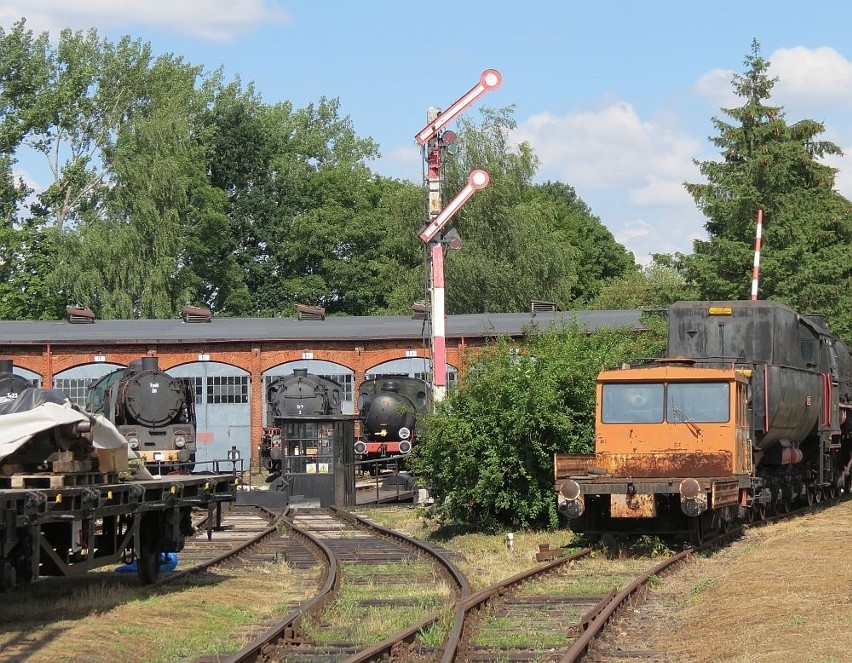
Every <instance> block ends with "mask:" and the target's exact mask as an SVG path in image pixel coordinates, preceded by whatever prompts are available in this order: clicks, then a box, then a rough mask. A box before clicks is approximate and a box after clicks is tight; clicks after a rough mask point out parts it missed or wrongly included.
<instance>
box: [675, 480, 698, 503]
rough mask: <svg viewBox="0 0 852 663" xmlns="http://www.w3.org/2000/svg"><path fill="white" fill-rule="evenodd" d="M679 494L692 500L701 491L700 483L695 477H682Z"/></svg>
mask: <svg viewBox="0 0 852 663" xmlns="http://www.w3.org/2000/svg"><path fill="white" fill-rule="evenodd" d="M679 490H680V496H681V497H682V498H683V499H685V500H694V499H695V498H696V497H698V494H699V493H700V492H701V484H700V483H698V481H697V480H696V479H691V478H690V479H684V480H683V481H681V482H680V489H679Z"/></svg>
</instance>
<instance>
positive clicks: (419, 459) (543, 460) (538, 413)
mask: <svg viewBox="0 0 852 663" xmlns="http://www.w3.org/2000/svg"><path fill="white" fill-rule="evenodd" d="M648 327H649V329H648V331H646V332H641V333H637V332H636V331H631V330H628V329H623V330H603V331H598V332H594V333H591V334H589V333H586V332H585V331H583V330H582V329H580V328H579V327H577V326H576V325H575V326H571V327H566V328H563V329H561V330H559V331H545V332H536V331H532V332H531V333H530V334H529V335H528V336H527V338H526V340H525V342H524V343H523V344H520V345H517V344H514V343H511V342H510V341H509V340H508V339H505V338H503V339H499V340H498V341H495V343H494V344H493V345H491V346H489V347H488V348H486V350H485V351H484V352H483V353H482V354H481V355H480V356H479V357H478V358H477V359H476V360H475V361H474V362H473V363H472V365H471V367H470V370H469V371H468V373H467V375H466V376H465V378H464V380H463V381H462V382H461V384H459V385H458V387H457V389H455V390H454V391H453V392H452V393H451V394H450V395H449V396H448V397H447V399H446V400H445V401H444V402H442V403H441V404H440V405H439V407H438V408H437V410H436V412H435V413H434V414H432V415H429V416H428V417H427V418H426V421H425V422H424V423H425V424H426V426H425V427H424V428H425V429H426V432H425V433H424V435H423V436H422V437H421V438H419V440H418V444H417V445H416V449H415V451H414V454H413V458H412V460H413V463H414V468H415V471H416V472H417V473H418V474H419V476H420V477H422V478H423V479H424V480H425V482H426V483H427V484H428V485H429V486H430V487H431V488H432V491H433V493H434V495H435V498H436V504H437V505H438V506H437V511H438V512H439V513H440V514H441V516H442V517H443V518H444V519H445V520H448V521H452V522H455V523H459V524H465V525H473V526H476V527H478V528H481V529H484V530H494V529H499V528H501V527H507V526H508V527H513V528H528V527H548V528H555V527H556V525H557V523H558V519H557V512H556V500H555V496H554V493H553V455H554V453H555V452H557V451H562V452H569V453H591V452H592V451H593V448H594V411H595V379H596V377H597V375H598V372H599V371H600V370H601V369H604V368H613V367H617V366H619V365H620V364H621V363H622V362H623V361H627V360H629V359H635V358H637V357H653V356H660V355H661V354H662V353H663V350H664V343H665V340H664V339H665V333H664V326H663V325H661V324H660V321H659V320H651V321H649V323H648Z"/></svg>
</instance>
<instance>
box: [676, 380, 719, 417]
mask: <svg viewBox="0 0 852 663" xmlns="http://www.w3.org/2000/svg"><path fill="white" fill-rule="evenodd" d="M668 394H669V395H668V407H667V413H666V418H667V419H668V420H669V422H671V423H678V422H684V421H704V422H707V423H714V422H715V423H720V422H723V421H728V420H729V419H730V418H731V415H730V411H729V410H730V397H729V394H730V385H729V384H728V383H727V382H686V383H683V382H681V383H677V384H670V385H669V392H668Z"/></svg>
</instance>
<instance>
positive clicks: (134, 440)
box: [127, 437, 139, 450]
mask: <svg viewBox="0 0 852 663" xmlns="http://www.w3.org/2000/svg"><path fill="white" fill-rule="evenodd" d="M127 443H128V444H129V445H130V448H131V449H133V450H136V449H138V448H139V438H138V437H128V438H127Z"/></svg>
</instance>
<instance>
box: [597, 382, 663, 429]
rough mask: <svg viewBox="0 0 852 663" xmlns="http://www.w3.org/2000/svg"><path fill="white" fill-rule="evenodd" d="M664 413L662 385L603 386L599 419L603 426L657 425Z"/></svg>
mask: <svg viewBox="0 0 852 663" xmlns="http://www.w3.org/2000/svg"><path fill="white" fill-rule="evenodd" d="M664 411H665V407H664V388H663V384H662V383H641V384H640V383H634V384H605V385H604V386H603V403H602V409H601V419H602V420H603V422H604V423H605V424H659V423H662V421H663V413H664Z"/></svg>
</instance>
